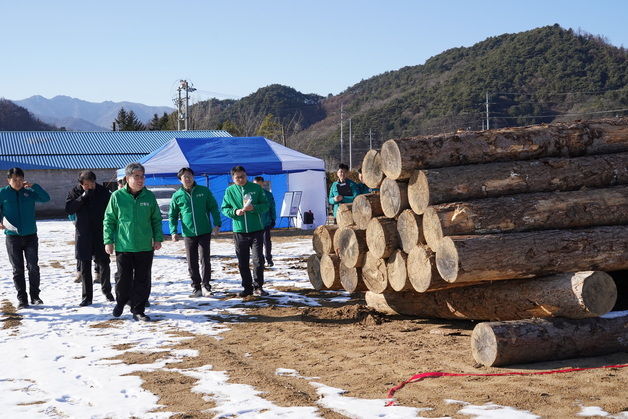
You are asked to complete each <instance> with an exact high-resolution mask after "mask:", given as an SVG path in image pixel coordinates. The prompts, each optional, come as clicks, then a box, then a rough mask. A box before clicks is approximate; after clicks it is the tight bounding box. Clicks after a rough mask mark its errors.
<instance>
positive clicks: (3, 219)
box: [0, 167, 50, 309]
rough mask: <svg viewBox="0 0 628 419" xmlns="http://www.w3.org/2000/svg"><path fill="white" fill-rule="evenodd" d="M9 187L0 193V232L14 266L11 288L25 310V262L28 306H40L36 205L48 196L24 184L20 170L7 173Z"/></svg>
mask: <svg viewBox="0 0 628 419" xmlns="http://www.w3.org/2000/svg"><path fill="white" fill-rule="evenodd" d="M7 181H8V183H9V185H8V186H5V187H4V188H2V189H0V230H4V234H5V235H6V246H7V254H8V256H9V262H11V266H13V284H14V285H15V290H16V291H17V302H18V305H17V308H18V309H20V308H25V307H28V294H27V293H26V278H25V276H24V259H25V258H26V269H27V270H28V288H29V291H30V295H31V304H38V305H39V304H43V303H44V302H43V301H42V300H41V298H39V277H40V276H39V255H38V248H39V240H38V238H37V224H36V223H35V202H48V201H50V196H49V195H48V193H47V192H46V191H45V190H43V188H42V187H41V186H39V185H38V184H36V183H34V184H31V183H30V182H27V181H25V180H24V171H23V170H22V169H20V168H19V167H14V168H12V169H9V171H8V172H7Z"/></svg>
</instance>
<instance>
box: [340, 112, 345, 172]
mask: <svg viewBox="0 0 628 419" xmlns="http://www.w3.org/2000/svg"><path fill="white" fill-rule="evenodd" d="M343 116H344V111H343V110H342V103H341V104H340V163H342V162H343V159H344V144H343V141H342V140H343V139H342V118H343Z"/></svg>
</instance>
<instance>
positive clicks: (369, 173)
mask: <svg viewBox="0 0 628 419" xmlns="http://www.w3.org/2000/svg"><path fill="white" fill-rule="evenodd" d="M383 178H384V172H382V160H381V156H380V153H379V151H377V150H369V151H368V152H367V153H366V154H365V155H364V159H363V160H362V181H363V182H364V184H365V185H366V186H368V187H369V188H379V185H380V183H381V182H382V179H383Z"/></svg>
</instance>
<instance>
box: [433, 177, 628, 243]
mask: <svg viewBox="0 0 628 419" xmlns="http://www.w3.org/2000/svg"><path fill="white" fill-rule="evenodd" d="M621 224H628V186H616V187H614V188H605V189H587V190H583V191H569V192H542V193H535V194H520V195H511V196H504V197H500V198H488V199H477V200H473V201H466V202H454V203H449V204H439V205H434V206H431V207H428V208H427V209H426V210H425V213H423V234H424V235H425V240H426V242H427V245H428V246H430V247H431V248H432V249H435V250H438V249H437V246H438V243H439V242H440V241H441V239H442V238H443V236H462V235H466V234H491V233H505V232H509V231H531V230H550V229H566V228H578V227H593V226H601V225H621Z"/></svg>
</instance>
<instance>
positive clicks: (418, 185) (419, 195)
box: [408, 170, 430, 215]
mask: <svg viewBox="0 0 628 419" xmlns="http://www.w3.org/2000/svg"><path fill="white" fill-rule="evenodd" d="M408 201H409V203H410V208H412V211H414V212H415V213H417V214H419V215H420V214H423V212H424V211H425V209H426V208H427V207H428V206H429V205H430V187H429V183H428V181H427V176H426V174H425V172H424V171H423V170H415V171H414V172H413V173H412V177H411V178H410V181H409V182H408Z"/></svg>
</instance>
